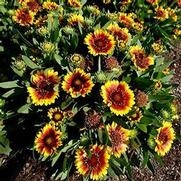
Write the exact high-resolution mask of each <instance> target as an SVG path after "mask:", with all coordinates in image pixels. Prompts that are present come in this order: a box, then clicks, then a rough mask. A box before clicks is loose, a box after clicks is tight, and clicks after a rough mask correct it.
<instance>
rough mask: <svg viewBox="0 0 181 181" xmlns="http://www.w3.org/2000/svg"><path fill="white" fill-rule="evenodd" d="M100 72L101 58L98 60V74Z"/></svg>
mask: <svg viewBox="0 0 181 181" xmlns="http://www.w3.org/2000/svg"><path fill="white" fill-rule="evenodd" d="M100 71H101V56H99V58H98V72H100Z"/></svg>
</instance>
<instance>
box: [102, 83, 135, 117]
mask: <svg viewBox="0 0 181 181" xmlns="http://www.w3.org/2000/svg"><path fill="white" fill-rule="evenodd" d="M101 95H102V97H103V101H104V103H105V104H107V106H109V107H110V110H111V112H113V113H114V114H116V115H124V114H127V113H128V112H129V111H130V110H131V108H132V106H133V105H134V93H133V91H132V90H131V89H130V88H129V86H128V84H127V83H126V82H124V81H122V82H119V81H118V80H113V81H108V82H106V83H105V85H103V86H102V87H101Z"/></svg>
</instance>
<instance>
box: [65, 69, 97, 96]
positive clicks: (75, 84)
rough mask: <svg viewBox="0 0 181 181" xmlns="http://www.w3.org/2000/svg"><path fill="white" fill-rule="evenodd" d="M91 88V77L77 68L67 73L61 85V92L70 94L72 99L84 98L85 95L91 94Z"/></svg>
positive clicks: (92, 84)
mask: <svg viewBox="0 0 181 181" xmlns="http://www.w3.org/2000/svg"><path fill="white" fill-rule="evenodd" d="M93 86H94V83H93V82H92V80H91V76H90V75H89V74H87V73H85V72H84V71H83V70H82V69H79V68H77V69H75V70H74V71H73V72H69V73H68V74H67V75H66V76H65V77H64V81H63V83H62V88H63V90H64V91H66V92H67V93H70V95H71V96H72V97H73V98H76V97H78V96H82V97H85V96H86V94H88V93H90V92H91V90H92V87H93Z"/></svg>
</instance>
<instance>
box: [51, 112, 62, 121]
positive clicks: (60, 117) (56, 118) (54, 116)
mask: <svg viewBox="0 0 181 181" xmlns="http://www.w3.org/2000/svg"><path fill="white" fill-rule="evenodd" d="M53 118H54V121H59V120H62V119H63V115H62V114H61V113H59V112H56V113H54V114H53Z"/></svg>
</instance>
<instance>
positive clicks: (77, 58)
mask: <svg viewBox="0 0 181 181" xmlns="http://www.w3.org/2000/svg"><path fill="white" fill-rule="evenodd" d="M70 60H71V62H72V63H74V64H79V63H81V62H83V61H84V57H83V56H82V55H80V54H78V53H74V54H73V55H72V56H71V57H70Z"/></svg>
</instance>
